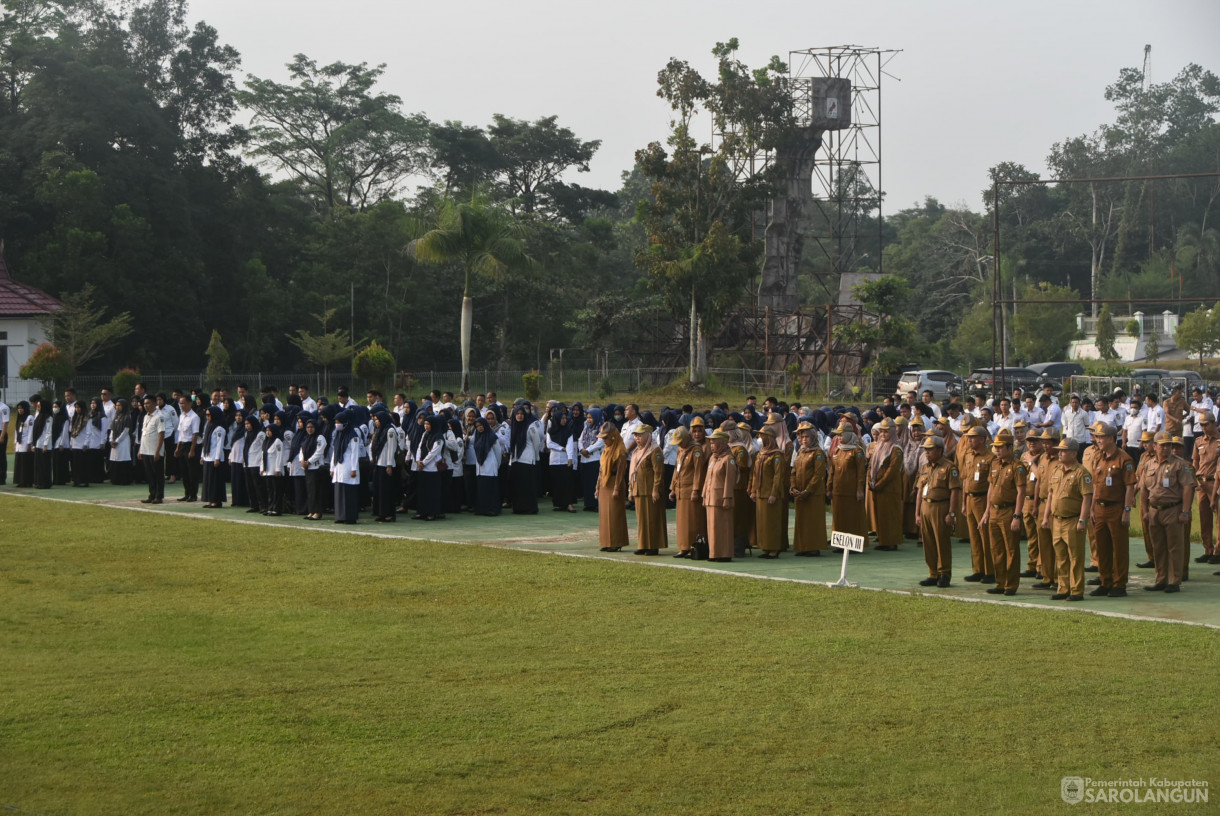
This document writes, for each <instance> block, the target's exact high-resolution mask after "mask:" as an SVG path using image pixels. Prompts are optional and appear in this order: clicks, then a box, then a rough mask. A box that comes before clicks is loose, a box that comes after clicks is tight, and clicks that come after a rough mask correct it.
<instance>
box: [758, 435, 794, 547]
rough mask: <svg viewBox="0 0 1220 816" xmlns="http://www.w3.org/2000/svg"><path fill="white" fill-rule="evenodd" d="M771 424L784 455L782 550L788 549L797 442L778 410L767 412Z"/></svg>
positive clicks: (778, 445) (781, 513) (777, 444)
mask: <svg viewBox="0 0 1220 816" xmlns="http://www.w3.org/2000/svg"><path fill="white" fill-rule="evenodd" d="M764 424H766V425H770V426H771V427H772V428H773V429H774V430H775V447H777V448H778V449H779V452H780V453H782V454H783V455H784V486H783V489H782V490H780V499H779V501H780V504H782V505H783V506H784V507H783V509H782V510H781V511H780V515H781V516H783V519H784V532H783V538H782V539H781V540H782V542H783V543H782V545H781V546H780V550H781V551H783V550H786V549H788V506H789V504H790V503H791V494H790V493H789V489H790V488H791V487H792V468H791V463H792V454H793V452H794V451H795V450H796V444H795V443H794V442H793V441H792V437H791V436H789V435H788V426H787V425H785V424H784V420H783V418H782V417H781V416H780V415H779V413H778V412H774V411H773V412H771V413H770V414H767V421H766V423H764Z"/></svg>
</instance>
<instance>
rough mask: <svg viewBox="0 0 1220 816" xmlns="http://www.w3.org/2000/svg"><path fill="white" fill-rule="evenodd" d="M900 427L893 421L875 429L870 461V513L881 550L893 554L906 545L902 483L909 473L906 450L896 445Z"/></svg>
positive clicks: (878, 547)
mask: <svg viewBox="0 0 1220 816" xmlns="http://www.w3.org/2000/svg"><path fill="white" fill-rule="evenodd" d="M896 430H897V427H896V426H895V425H894V421H893V420H891V419H888V418H887V419H884V420H882V421H881V422H878V423H877V424H876V425H874V426H873V434H874V435H875V436H876V441H875V442H873V445H872V449H871V456H870V457H869V460H868V477H867V480H866V483H867V485H868V509H869V516H870V518H872V520H873V530H875V531H876V533H877V549H878V550H882V551H893V550H897V549H898V544H899V543H900V542H901V541H902V483H903V479H904V478H905V476H906V469H905V468H904V467H903V462H902V448H900V447H898V445H896V444H895V443H894V433H895V431H896Z"/></svg>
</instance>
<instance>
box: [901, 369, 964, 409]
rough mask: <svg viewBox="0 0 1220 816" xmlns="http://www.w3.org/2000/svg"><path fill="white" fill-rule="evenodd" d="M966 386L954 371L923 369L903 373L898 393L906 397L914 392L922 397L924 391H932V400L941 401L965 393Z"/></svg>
mask: <svg viewBox="0 0 1220 816" xmlns="http://www.w3.org/2000/svg"><path fill="white" fill-rule="evenodd" d="M964 385H965V384H964V383H963V381H962V378H961V376H960V375H958V374H956V373H954V372H952V371H942V370H940V369H934V368H921V369H919V370H918V371H904V372H902V376H901V377H899V378H898V388H897V393H898V394H899V395H900V396H905V395H906V393H907V392H908V391H914V392H915V393H916V394H919V395H921V396H922V395H923V392H924V391H931V392H932V399H934V400H937V401H940V400H946V399H949V398H950V397H953V396H957V395H958V394H961V393H963V390H964Z"/></svg>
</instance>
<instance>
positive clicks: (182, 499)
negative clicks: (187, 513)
mask: <svg viewBox="0 0 1220 816" xmlns="http://www.w3.org/2000/svg"><path fill="white" fill-rule="evenodd" d="M176 501H180V502H184V501H190V499H188V498H187V497H186V496H183V497H182V498H180V499H177V500H176Z"/></svg>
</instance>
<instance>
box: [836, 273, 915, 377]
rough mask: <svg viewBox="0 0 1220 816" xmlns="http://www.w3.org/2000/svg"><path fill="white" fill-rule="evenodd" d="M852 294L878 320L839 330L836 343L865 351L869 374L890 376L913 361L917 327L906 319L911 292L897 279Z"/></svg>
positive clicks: (860, 286) (866, 285)
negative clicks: (906, 361) (907, 361)
mask: <svg viewBox="0 0 1220 816" xmlns="http://www.w3.org/2000/svg"><path fill="white" fill-rule="evenodd" d="M852 292H854V293H855V295H856V297H857V298H859V300H860V303H861V304H862V305H863V306H864V309H865V311H866V312H868V313H870V314H872V315H875V316H876V317H875V320H856V321H852V322H851V323H845V324H843V325H840V326H836V327H835V330H834V334H835V339H836V340H838V341H839V342H840V343H845V344H851V345H859V346H861V347H863V349H864V353H865V357H866V359H867V360H868V364H867V365H866V366H865V369H864V370H865V373H868V374H889V373H892V370H893V366H894V365H896V364H898V363H900V362H901V360H900V359H898V358H902V359H903V360H905V359H909V358H910V356H911V352H912V349H914V348H915V347H916V345H917V341H918V336H917V334H916V331H915V324H914V323H913V322H912V321H910V320H908V319H906V318H905V317H902V316H901V315H902V313H903V312H904V311H905V306H906V301H907V299H908V298H909V297H910V296H911V288H910V287H909V286H908V285H907V283H906V281H904V280H903V279H902V278H900V277H898V276H896V275H882V276H881V277H879V278H877V279H875V280H871V281H867V282H866V283H861V284H857V285H856V286H853V287H852Z"/></svg>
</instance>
